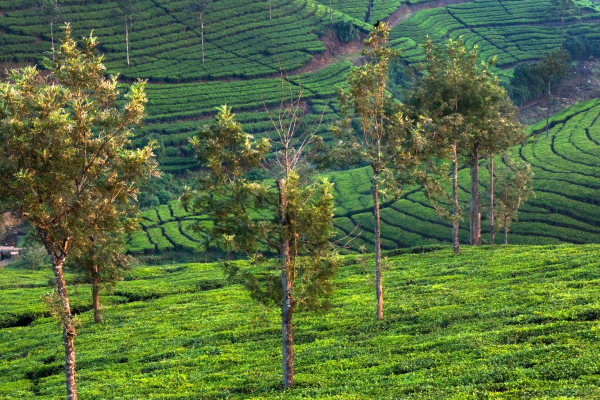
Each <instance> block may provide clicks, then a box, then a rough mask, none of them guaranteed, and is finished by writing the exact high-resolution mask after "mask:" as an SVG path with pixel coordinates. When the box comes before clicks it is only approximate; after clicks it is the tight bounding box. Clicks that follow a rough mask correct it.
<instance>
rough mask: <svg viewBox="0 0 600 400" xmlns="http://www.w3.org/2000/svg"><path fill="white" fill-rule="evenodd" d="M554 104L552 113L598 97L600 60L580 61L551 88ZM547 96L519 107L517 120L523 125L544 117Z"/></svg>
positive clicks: (599, 91) (599, 95)
mask: <svg viewBox="0 0 600 400" xmlns="http://www.w3.org/2000/svg"><path fill="white" fill-rule="evenodd" d="M552 94H553V95H554V104H553V105H551V106H550V115H553V114H555V113H557V112H559V111H561V110H563V109H565V108H568V107H570V106H572V105H573V104H575V103H578V102H581V101H585V100H590V99H595V98H599V97H600V60H598V59H590V60H587V61H580V62H579V63H578V64H577V66H576V67H575V68H574V70H573V73H572V74H571V75H570V76H569V77H567V78H565V79H564V80H563V82H562V83H561V84H560V86H558V87H557V88H555V89H554V90H553V93H552ZM547 107H548V97H547V96H542V97H540V98H538V99H535V100H532V101H530V102H529V103H527V104H524V105H523V106H522V107H521V110H520V112H519V120H520V121H521V123H523V124H525V125H529V124H533V123H536V122H539V121H541V120H543V119H544V118H546V111H547Z"/></svg>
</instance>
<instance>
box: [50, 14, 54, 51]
mask: <svg viewBox="0 0 600 400" xmlns="http://www.w3.org/2000/svg"><path fill="white" fill-rule="evenodd" d="M50 38H51V40H52V59H53V60H54V24H53V22H52V21H50Z"/></svg>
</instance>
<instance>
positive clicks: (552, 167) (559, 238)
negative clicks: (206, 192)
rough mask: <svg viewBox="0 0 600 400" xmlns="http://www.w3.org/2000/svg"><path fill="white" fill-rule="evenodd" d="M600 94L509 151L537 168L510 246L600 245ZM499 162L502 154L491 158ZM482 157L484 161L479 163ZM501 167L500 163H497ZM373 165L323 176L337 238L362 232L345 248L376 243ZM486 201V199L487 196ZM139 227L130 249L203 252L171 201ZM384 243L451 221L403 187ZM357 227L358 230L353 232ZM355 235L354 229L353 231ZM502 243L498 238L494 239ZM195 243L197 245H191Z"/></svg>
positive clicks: (386, 222) (387, 215)
mask: <svg viewBox="0 0 600 400" xmlns="http://www.w3.org/2000/svg"><path fill="white" fill-rule="evenodd" d="M599 115H600V99H599V100H590V101H587V102H583V103H580V104H577V105H575V106H573V107H571V108H569V109H567V110H564V111H563V112H561V113H559V114H557V115H555V116H554V117H552V119H551V125H552V129H551V130H550V132H549V138H548V139H546V137H545V130H544V126H545V125H544V123H543V122H540V123H538V124H536V125H533V126H530V127H529V128H528V131H529V134H530V136H529V138H528V139H527V142H526V143H525V144H523V145H522V146H520V147H518V148H515V149H514V151H513V156H514V157H515V158H517V159H518V158H520V159H522V160H523V161H526V162H528V163H530V164H531V166H532V169H533V171H534V172H535V176H534V181H533V187H534V189H535V191H536V199H535V200H532V201H530V202H529V203H527V204H526V205H524V206H523V207H522V208H521V211H520V213H519V221H518V222H515V223H514V224H513V225H512V226H511V232H510V233H509V243H511V244H557V243H560V242H570V243H600V218H599V217H598V212H597V207H598V205H599V203H598V190H600V129H599V125H598V124H599V122H598V116H599ZM499 162H501V160H500V158H497V159H496V163H499ZM485 164H486V162H485V161H484V162H482V166H483V165H485ZM497 165H498V164H497ZM369 174H370V169H369V168H367V167H365V168H361V169H355V170H349V171H341V172H335V173H330V174H327V175H328V176H329V178H330V180H331V181H332V182H333V183H334V185H335V186H334V188H335V200H336V219H335V227H336V229H337V232H338V237H341V236H344V235H346V234H348V233H350V232H352V231H353V229H354V228H355V227H356V226H358V227H359V230H358V231H361V230H362V233H361V235H360V237H359V238H358V239H357V240H354V241H353V242H352V243H351V245H350V249H348V250H349V251H358V250H359V248H360V246H362V245H365V246H367V249H369V248H371V247H372V245H373V219H372V207H373V200H372V196H371V184H370V175H369ZM488 182H489V174H488V173H487V171H486V170H485V169H482V173H481V185H482V186H483V187H484V188H485V187H487V186H488ZM459 187H460V200H461V202H462V206H463V208H464V209H468V202H469V194H470V190H471V189H470V176H469V171H468V169H467V168H464V167H463V168H462V169H461V170H460V172H459ZM482 202H483V204H486V203H487V199H486V198H485V197H483V198H482ZM142 215H143V217H144V222H143V226H144V231H140V232H137V233H135V234H134V235H133V237H132V240H131V241H130V242H129V250H130V251H131V252H133V253H134V254H143V253H146V254H148V253H152V252H154V251H155V250H157V251H159V252H162V251H165V250H169V249H179V250H188V251H192V250H193V249H195V250H200V251H202V246H199V244H200V243H199V242H201V241H202V237H200V236H198V234H197V233H195V232H193V231H191V230H190V229H189V228H190V225H192V224H193V220H194V219H197V218H201V217H192V216H191V215H190V214H189V213H186V212H185V211H184V210H183V209H182V208H181V207H180V206H179V205H178V203H177V201H173V202H171V203H170V205H163V206H160V207H159V208H158V209H152V210H148V211H145V212H144V213H143V214H142ZM482 220H483V222H482V224H483V227H484V229H483V235H482V237H483V241H484V242H488V243H489V228H487V224H489V218H488V216H487V215H482ZM381 221H382V228H381V229H382V231H381V235H382V247H383V248H384V249H387V250H392V249H396V248H402V247H410V246H416V245H420V244H436V243H449V242H450V238H451V229H452V228H451V224H450V223H449V222H448V221H445V220H443V219H442V218H440V217H439V216H438V215H437V214H436V212H435V210H434V209H433V207H432V206H431V205H430V203H429V200H428V199H427V198H426V197H425V194H424V192H423V190H422V189H420V188H407V189H406V190H405V196H404V198H403V199H401V200H399V201H395V202H387V203H385V204H384V205H383V206H382V211H381ZM358 231H356V232H358ZM356 232H355V233H356ZM460 238H461V241H462V242H463V243H468V241H469V232H468V223H466V222H463V223H462V227H461V231H460ZM497 240H498V241H500V242H501V241H502V240H503V238H502V237H500V236H499V237H498V238H497ZM194 242H195V243H194Z"/></svg>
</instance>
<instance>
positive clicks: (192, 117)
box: [133, 62, 352, 172]
mask: <svg viewBox="0 0 600 400" xmlns="http://www.w3.org/2000/svg"><path fill="white" fill-rule="evenodd" d="M351 66H352V64H351V63H350V62H342V63H339V64H333V65H331V66H329V67H327V68H324V69H322V70H320V71H318V72H314V73H311V74H301V75H295V76H291V77H289V82H290V84H289V85H288V84H286V86H285V88H284V90H285V93H287V94H289V90H290V89H291V90H292V91H293V92H294V95H295V96H298V94H299V93H300V92H301V93H302V97H303V99H305V100H306V107H307V111H308V115H307V116H306V117H305V121H306V122H307V123H309V122H311V121H312V122H313V124H318V122H319V120H320V119H321V116H322V119H323V123H322V125H321V126H320V129H319V131H320V133H321V134H322V135H323V136H324V137H325V139H326V140H327V139H328V138H329V134H328V132H327V127H328V124H329V122H330V121H332V120H334V119H337V118H338V111H339V110H338V106H337V103H336V101H335V91H336V90H337V88H339V87H340V86H341V85H343V84H344V82H345V81H346V77H347V74H348V71H349V69H350V67H351ZM147 95H148V100H149V101H148V106H147V114H148V116H147V117H146V119H145V121H146V125H145V126H143V127H141V128H139V129H137V130H136V131H134V134H135V136H134V138H133V144H134V145H142V144H144V143H146V142H147V140H148V137H149V136H151V137H153V138H157V139H158V140H159V142H160V145H161V150H160V151H158V154H157V155H158V162H159V164H160V166H161V169H162V170H163V171H168V172H185V171H186V170H188V169H194V168H195V167H196V162H195V160H194V151H193V149H192V147H191V146H190V145H189V143H188V139H189V138H190V137H191V136H192V135H193V134H194V133H195V132H197V131H198V130H200V129H201V128H202V126H203V125H205V124H206V123H208V122H209V121H210V118H211V117H212V115H214V113H215V109H216V108H217V107H218V106H221V105H223V104H226V105H227V106H229V107H231V108H232V109H233V111H234V112H235V113H236V120H237V121H238V122H240V123H241V124H242V125H243V127H244V130H245V131H246V132H248V133H251V134H254V135H256V136H257V137H260V136H263V135H266V134H270V133H273V132H271V130H272V129H273V126H272V123H271V121H270V119H269V114H268V113H267V112H266V111H265V107H268V108H269V109H271V110H273V109H276V108H277V107H279V105H280V103H281V96H282V87H281V79H279V78H270V79H267V78H264V79H254V80H247V81H231V82H201V83H181V84H165V85H149V86H148V87H147Z"/></svg>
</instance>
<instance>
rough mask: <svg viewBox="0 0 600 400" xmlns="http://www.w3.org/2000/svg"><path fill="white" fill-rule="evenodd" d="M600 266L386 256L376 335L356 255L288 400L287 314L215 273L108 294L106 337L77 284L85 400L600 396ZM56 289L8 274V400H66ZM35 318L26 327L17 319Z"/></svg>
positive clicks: (303, 325)
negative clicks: (52, 295)
mask: <svg viewBox="0 0 600 400" xmlns="http://www.w3.org/2000/svg"><path fill="white" fill-rule="evenodd" d="M599 256H600V246H599V245H559V246H538V247H535V246H497V247H488V246H484V247H482V248H469V247H465V248H464V249H463V251H462V254H460V255H458V256H454V255H452V254H451V250H450V249H449V248H443V249H441V250H438V251H433V252H429V253H423V254H407V255H402V256H398V257H391V258H389V259H388V260H387V263H386V265H387V268H388V269H387V270H385V271H384V275H383V282H384V320H383V321H381V322H378V321H377V320H376V318H375V293H374V292H375V290H374V287H373V286H372V285H371V282H372V275H373V270H374V268H373V263H372V261H371V256H367V260H366V262H357V258H356V257H354V256H352V257H346V258H345V259H344V264H345V265H346V266H344V267H342V269H341V271H340V273H339V274H338V275H337V278H336V292H335V295H334V297H333V308H332V309H331V310H330V311H329V312H327V313H325V314H323V315H315V314H311V313H305V312H299V313H297V314H295V317H294V329H295V331H294V337H295V368H296V387H295V388H294V389H291V390H287V391H283V390H282V388H281V384H280V381H281V332H280V316H279V311H278V310H277V309H276V308H265V307H263V306H259V305H257V304H256V303H254V302H252V301H251V300H250V298H249V295H248V293H247V292H245V291H244V290H243V289H242V287H241V286H240V285H237V284H229V283H228V282H226V281H224V280H223V275H222V273H221V271H220V269H219V268H218V266H217V265H215V264H182V265H175V266H169V267H143V268H137V269H135V270H133V271H132V274H131V275H128V276H127V277H126V281H124V282H121V283H120V284H119V285H118V286H117V288H116V289H115V291H114V292H113V293H104V294H103V296H101V302H102V303H103V304H104V305H105V308H104V311H103V316H104V322H103V323H102V324H94V323H93V316H92V314H91V312H90V311H86V310H89V308H90V307H89V303H90V301H89V300H90V299H89V297H90V295H89V287H87V286H86V285H80V286H77V287H76V288H73V286H72V285H71V286H70V287H71V296H72V297H73V300H72V301H73V304H74V305H75V307H76V308H77V307H79V309H80V313H79V314H78V317H77V318H78V319H79V320H80V321H81V322H80V323H79V325H78V327H77V329H78V331H77V333H78V336H77V338H76V341H75V345H76V351H77V367H78V385H79V392H80V397H81V398H82V399H86V400H91V399H277V398H281V399H282V398H286V399H301V398H312V399H399V398H409V399H410V398H414V399H479V398H482V399H483V398H485V399H488V398H493V399H515V398H536V399H540V398H564V399H566V398H578V399H583V398H590V399H592V398H598V397H599V396H600V387H599V384H600V352H599V351H598V350H599V345H598V339H599V335H600V325H599V322H598V319H599V318H600V297H599V296H598V294H599V292H600V290H599V287H600V286H599V285H600V270H599V269H598V267H599V266H600V257H599ZM49 278H51V273H50V271H37V272H27V273H24V272H22V271H15V270H11V269H8V268H5V269H3V270H0V282H2V285H0V303H1V304H2V305H3V307H2V309H1V310H0V321H4V325H3V326H4V327H3V328H2V329H0V398H1V399H25V398H33V397H35V398H39V399H56V398H61V397H64V374H63V368H62V365H63V359H64V356H63V354H64V353H63V349H62V343H61V331H60V328H59V327H58V326H57V324H56V322H55V321H54V320H52V319H50V318H48V317H45V316H44V315H45V314H44V312H43V309H42V308H41V307H40V303H41V300H39V296H40V295H41V294H43V293H46V292H48V291H50V290H51V289H50V287H48V286H45V285H46V284H47V281H48V279H49ZM69 279H71V277H69ZM86 305H87V308H86ZM28 312H30V317H31V318H30V320H31V321H30V323H29V324H28V325H27V326H14V325H15V324H14V322H12V323H11V322H10V321H14V320H15V319H14V318H13V319H12V320H11V319H10V318H8V316H9V315H10V314H11V313H12V314H13V315H17V314H18V315H20V316H21V317H23V316H27V315H28V314H27V313H28ZM20 321H21V322H23V321H26V320H25V319H23V318H21V319H20ZM11 324H12V325H11ZM22 324H23V323H22ZM25 325H26V324H25Z"/></svg>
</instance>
